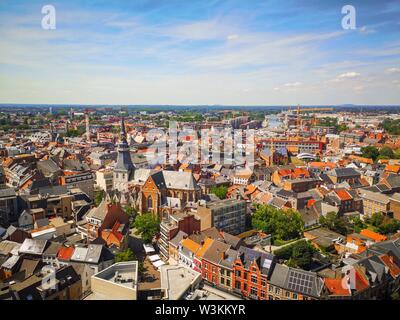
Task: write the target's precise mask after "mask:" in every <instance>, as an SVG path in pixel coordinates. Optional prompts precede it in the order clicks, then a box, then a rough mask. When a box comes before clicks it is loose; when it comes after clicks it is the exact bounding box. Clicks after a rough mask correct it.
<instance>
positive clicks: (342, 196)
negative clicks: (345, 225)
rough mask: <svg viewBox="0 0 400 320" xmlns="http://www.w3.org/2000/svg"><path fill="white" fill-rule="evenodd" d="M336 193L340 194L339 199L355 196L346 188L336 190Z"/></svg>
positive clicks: (348, 198)
mask: <svg viewBox="0 0 400 320" xmlns="http://www.w3.org/2000/svg"><path fill="white" fill-rule="evenodd" d="M335 193H336V194H337V195H338V197H339V199H340V200H342V201H346V200H352V199H353V197H352V196H351V195H350V193H348V192H347V191H346V190H344V189H338V190H335Z"/></svg>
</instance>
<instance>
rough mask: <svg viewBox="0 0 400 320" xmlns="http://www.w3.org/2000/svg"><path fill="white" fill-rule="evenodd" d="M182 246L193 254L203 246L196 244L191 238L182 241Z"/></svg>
mask: <svg viewBox="0 0 400 320" xmlns="http://www.w3.org/2000/svg"><path fill="white" fill-rule="evenodd" d="M181 244H182V246H183V247H185V248H186V249H188V250H189V251H191V252H193V253H196V252H197V251H198V250H199V249H200V248H201V246H200V245H199V244H198V243H197V242H194V241H193V240H192V239H189V238H186V239H183V240H182V241H181Z"/></svg>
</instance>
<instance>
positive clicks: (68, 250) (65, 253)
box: [57, 247, 75, 261]
mask: <svg viewBox="0 0 400 320" xmlns="http://www.w3.org/2000/svg"><path fill="white" fill-rule="evenodd" d="M74 251H75V249H74V247H61V249H60V250H59V251H58V255H57V257H58V259H60V260H63V261H69V260H70V259H71V257H72V255H73V254H74Z"/></svg>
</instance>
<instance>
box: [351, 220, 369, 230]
mask: <svg viewBox="0 0 400 320" xmlns="http://www.w3.org/2000/svg"><path fill="white" fill-rule="evenodd" d="M352 223H353V229H354V232H356V233H360V232H361V230H363V229H365V228H367V225H366V224H365V223H364V222H363V221H362V220H361V219H360V217H356V218H354V219H353V221H352Z"/></svg>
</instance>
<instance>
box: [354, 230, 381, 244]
mask: <svg viewBox="0 0 400 320" xmlns="http://www.w3.org/2000/svg"><path fill="white" fill-rule="evenodd" d="M360 234H361V235H362V236H364V237H367V238H370V239H372V240H374V241H375V242H381V241H386V240H387V237H386V236H384V235H382V234H380V233H377V232H374V231H372V230H369V229H363V230H361V232H360Z"/></svg>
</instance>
